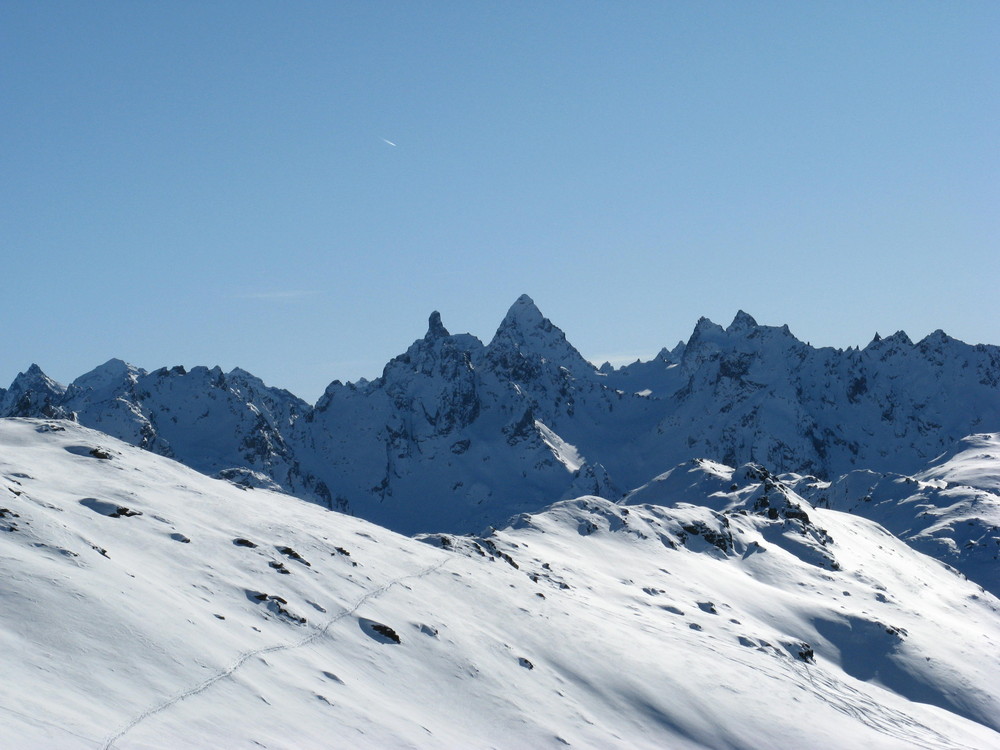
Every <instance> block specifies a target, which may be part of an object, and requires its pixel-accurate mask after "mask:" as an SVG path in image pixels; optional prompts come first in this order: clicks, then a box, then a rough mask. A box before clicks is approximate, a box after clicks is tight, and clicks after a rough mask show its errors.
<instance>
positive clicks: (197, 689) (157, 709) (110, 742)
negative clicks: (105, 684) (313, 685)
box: [101, 557, 451, 750]
mask: <svg viewBox="0 0 1000 750" xmlns="http://www.w3.org/2000/svg"><path fill="white" fill-rule="evenodd" d="M450 559H451V558H449V557H446V558H445V559H443V560H441V562H439V563H436V564H435V565H431V566H430V567H428V568H424V569H423V570H421V571H420V572H418V573H412V574H410V575H405V576H400V577H399V578H394V579H393V580H391V581H389V582H388V583H386V584H383V585H382V586H379V587H378V588H376V589H372V590H371V591H369V592H368V593H366V594H365V595H364V596H362V597H361V598H360V599H358V600H357V601H356V602H355V603H354V604H353V605H351V606H350V607H349V608H348V609H344V610H343V611H341V612H340V613H339V614H337V615H335V616H334V617H332V618H330V619H329V620H328V621H327V623H326V624H325V625H324V626H323V627H322V628H320V629H319V630H314V631H313V632H312V633H310V634H309V635H307V636H305V637H304V638H300V639H299V640H298V641H294V642H292V643H279V644H275V645H273V646H264V647H262V648H257V649H252V650H250V651H244V652H242V653H241V654H240V655H239V656H238V657H237V658H236V661H234V662H233V663H232V664H230V665H229V666H228V667H226V668H225V669H222V670H220V671H219V672H216V673H215V674H214V675H212V676H211V677H209V678H208V679H206V680H203V681H202V682H200V683H198V684H197V685H195V686H194V687H193V688H190V689H188V690H185V691H184V692H182V693H178V694H177V695H174V696H173V697H171V698H168V699H167V700H165V701H163V702H162V703H160V704H158V705H156V706H153V707H152V708H148V709H146V710H145V711H143V712H142V713H140V714H138V715H136V716H134V717H133V718H132V719H130V720H129V721H128V722H127V723H126V724H125V725H124V726H122V727H121V728H120V729H119V730H118V731H117V732H115V733H114V734H113V735H111V737H109V738H108V739H106V740H104V744H103V745H101V750H111V748H113V747H114V746H115V743H116V742H118V740H120V739H121V738H122V737H124V736H125V735H126V734H128V732H130V731H131V730H132V729H134V728H135V727H136V726H137V725H138V724H140V723H141V722H143V721H145V720H146V719H148V718H149V717H151V716H154V715H155V714H158V713H161V712H162V711H165V710H166V709H168V708H170V707H171V706H173V705H174V704H176V703H180V702H181V701H182V700H184V699H185V698H190V697H192V696H194V695H197V694H199V693H202V692H204V691H205V690H208V688H210V687H212V685H214V684H215V683H217V682H218V681H219V680H223V679H225V678H226V677H229V676H230V675H232V674H233V673H234V672H235V671H236V670H237V669H239V668H240V667H242V666H243V665H244V664H245V663H246V662H247V661H248V660H249V659H252V658H253V657H255V656H261V655H263V654H273V653H275V652H277V651H290V650H292V649H295V648H300V647H302V646H305V645H307V644H309V643H312V642H313V641H315V640H316V639H317V638H319V637H321V636H324V635H326V634H327V632H328V631H329V630H330V628H331V627H332V626H333V625H334V624H335V623H337V622H339V621H340V620H342V619H344V618H345V617H348V616H350V615H352V614H354V613H355V612H357V611H358V609H360V608H361V606H362V605H363V604H364V603H365V602H367V601H369V600H371V599H374V598H376V597H378V596H381V595H382V594H384V593H385V592H386V591H388V590H389V589H391V588H392V587H394V586H396V585H398V584H400V583H402V582H403V581H407V580H410V579H411V578H424V577H425V576H428V575H430V574H431V573H433V572H435V571H436V570H440V569H441V568H442V567H444V565H445V564H446V563H447V562H448V561H449V560H450Z"/></svg>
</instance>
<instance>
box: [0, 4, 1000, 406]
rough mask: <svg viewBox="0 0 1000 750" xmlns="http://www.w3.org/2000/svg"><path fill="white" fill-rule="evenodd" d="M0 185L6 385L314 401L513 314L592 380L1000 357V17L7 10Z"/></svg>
mask: <svg viewBox="0 0 1000 750" xmlns="http://www.w3.org/2000/svg"><path fill="white" fill-rule="evenodd" d="M392 144H395V145H392ZM0 196H2V199H0V252H2V266H0V268H2V278H3V294H2V296H0V300H2V301H0V311H2V322H0V385H3V386H6V385H7V384H8V383H9V382H10V381H11V380H12V379H13V377H14V376H15V375H16V374H17V372H18V371H19V370H24V369H26V368H27V367H28V365H29V364H30V363H32V362H37V363H38V364H39V365H41V367H42V368H43V369H44V370H45V371H46V372H48V373H49V374H50V375H51V376H52V377H54V378H56V379H57V380H60V381H61V382H64V383H67V382H69V381H70V380H72V379H73V378H75V377H76V376H78V375H80V374H82V373H84V372H86V371H88V370H90V369H92V368H93V367H95V366H97V365H99V364H101V363H102V362H104V361H106V360H107V359H109V358H111V357H119V358H122V359H125V360H127V361H130V362H132V363H134V364H136V365H139V366H140V367H144V368H146V369H154V368H157V367H160V366H163V365H168V366H169V365H175V364H183V365H186V366H188V367H190V366H192V365H197V364H205V365H215V364H218V365H221V366H222V367H223V368H224V369H226V370H228V369H230V368H232V367H235V366H240V367H243V368H245V369H247V370H250V371H251V372H253V373H255V374H257V375H258V376H260V377H261V378H263V379H264V380H265V381H266V382H267V383H268V384H270V385H275V386H280V387H284V388H288V389H289V390H291V391H293V392H294V393H297V394H298V395H300V396H302V397H304V398H306V399H308V400H310V401H313V400H315V399H316V398H317V397H318V395H319V394H320V393H321V392H322V390H323V388H324V387H325V386H326V384H327V383H329V382H330V381H331V380H333V379H335V378H337V379H341V380H354V379H357V378H359V377H362V376H364V377H369V378H372V377H376V376H377V375H379V374H380V373H381V370H382V366H383V365H384V364H385V362H386V361H387V360H388V359H389V358H390V357H392V356H394V355H396V354H398V353H400V352H401V351H403V350H404V349H405V348H406V347H407V346H408V345H409V344H410V343H411V342H412V341H413V340H414V339H416V338H419V337H420V336H422V335H423V333H424V332H425V330H426V321H427V316H428V314H429V313H430V312H431V311H432V310H440V311H441V313H442V316H443V320H444V323H445V325H446V326H447V327H448V328H449V329H450V330H451V331H452V332H465V331H468V332H471V333H473V334H476V335H477V336H479V337H480V338H483V339H485V340H488V339H489V338H490V337H491V336H492V334H493V331H494V330H495V328H496V326H497V324H498V323H499V322H500V320H501V319H502V317H503V315H504V313H505V312H506V310H507V308H508V307H509V306H510V305H511V304H512V303H513V302H514V300H515V299H516V298H517V296H518V295H519V294H521V293H528V294H530V295H531V296H532V297H533V298H534V300H535V302H536V303H537V304H538V305H539V307H540V308H541V309H542V312H544V313H545V314H546V315H547V316H548V317H550V318H551V319H552V320H553V322H554V323H556V324H557V325H558V326H560V327H561V328H563V330H565V331H566V333H567V336H568V337H569V339H570V341H571V342H573V343H574V344H575V345H576V346H577V348H578V349H580V351H581V352H582V353H583V354H584V355H585V356H587V357H589V358H590V359H592V360H594V361H596V362H598V363H599V362H601V361H603V360H604V359H611V360H612V361H615V362H620V361H623V360H631V359H635V358H637V357H641V358H643V359H648V358H650V357H652V356H654V355H655V354H656V352H657V351H658V350H659V349H660V348H661V347H662V346H664V345H668V346H672V345H673V344H675V343H676V342H677V341H678V340H679V339H686V338H687V337H688V335H689V334H690V332H691V329H692V328H693V326H694V324H695V322H696V321H697V319H698V317H700V316H702V315H704V316H707V317H709V318H712V319H713V320H715V321H716V322H719V323H722V324H727V323H728V322H729V321H730V320H731V319H732V317H733V315H734V314H735V313H736V311H737V310H738V309H740V308H742V309H744V310H746V311H747V312H749V313H750V314H752V315H753V316H754V317H756V318H757V320H758V321H759V322H761V323H765V324H770V325H780V324H783V323H787V324H788V325H789V326H790V327H791V329H792V332H793V333H795V334H796V335H797V336H798V337H799V338H801V339H803V340H808V341H810V342H811V343H812V344H813V345H817V346H819V345H829V346H838V347H846V346H852V345H855V344H859V345H864V344H866V343H867V342H868V341H869V340H870V339H871V337H872V335H873V334H874V333H875V332H876V331H878V332H879V333H881V334H882V335H886V334H888V333H892V332H894V331H896V330H898V329H903V330H906V331H907V333H909V334H910V335H911V337H913V338H914V339H917V338H921V337H923V336H924V335H926V334H928V333H930V332H931V331H932V330H934V329H936V328H943V329H944V330H945V331H947V332H948V333H950V334H951V335H953V336H955V337H956V338H960V339H962V340H965V341H968V342H969V343H980V342H982V343H994V344H1000V315H998V313H997V309H998V308H997V293H998V288H1000V3H998V2H993V1H991V2H975V1H973V0H963V1H962V2H937V1H935V2H920V1H912V0H907V2H868V1H867V0H866V1H865V2H849V1H845V2H793V1H792V0H789V1H788V2H776V3H769V2H742V0H741V1H739V2H694V1H693V0H692V1H691V2H680V1H678V2H628V3H608V2H586V1H579V0H574V1H572V2H556V1H548V0H546V1H543V2H518V1H516V0H514V1H512V2H492V3H485V2H474V1H472V0H462V2H446V1H440V2H415V1H407V2H342V3H338V2H296V3H279V2H272V3H262V2H247V0H240V1H239V2H222V1H219V2H212V3H198V2H193V0H192V1H180V2H170V3H146V2H131V1H130V2H101V3H81V2H77V1H76V0H72V1H70V2H33V1H32V0H0Z"/></svg>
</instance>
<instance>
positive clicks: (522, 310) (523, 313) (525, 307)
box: [497, 294, 553, 334]
mask: <svg viewBox="0 0 1000 750" xmlns="http://www.w3.org/2000/svg"><path fill="white" fill-rule="evenodd" d="M511 328H516V329H520V330H522V331H525V330H531V329H533V328H542V329H544V330H546V331H549V330H551V329H552V328H553V325H552V323H551V322H550V321H549V319H548V318H546V317H545V316H544V315H542V311H541V310H539V309H538V306H537V305H536V304H535V301H534V300H533V299H531V297H529V296H528V295H527V294H522V295H521V296H520V297H518V298H517V301H516V302H514V304H513V305H511V306H510V309H509V310H508V311H507V315H506V316H504V319H503V322H501V323H500V328H499V329H498V330H497V334H499V333H500V331H503V330H505V329H511Z"/></svg>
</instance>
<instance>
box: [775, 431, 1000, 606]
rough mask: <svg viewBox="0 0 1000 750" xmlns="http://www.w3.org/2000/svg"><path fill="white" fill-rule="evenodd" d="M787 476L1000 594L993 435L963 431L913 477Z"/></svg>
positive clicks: (999, 465) (997, 456)
mask: <svg viewBox="0 0 1000 750" xmlns="http://www.w3.org/2000/svg"><path fill="white" fill-rule="evenodd" d="M786 480H787V481H788V482H789V484H790V485H791V486H793V487H795V489H796V490H797V491H799V492H801V493H802V494H804V495H805V496H807V497H809V498H810V499H811V501H812V502H814V503H816V504H819V505H822V506H823V507H829V508H833V509H835V510H841V511H847V512H850V513H855V514H857V515H861V516H865V517H866V518H871V519H873V520H875V521H877V522H878V523H880V524H882V525H883V526H885V527H886V528H887V529H889V531H891V532H892V533H894V534H896V535H897V536H899V537H900V538H901V539H903V540H904V541H906V542H908V543H909V544H910V545H911V546H913V547H914V548H915V549H918V550H920V551H921V552H924V553H925V554H928V555H931V556H932V557H936V558H938V559H939V560H943V561H944V562H946V563H948V564H950V565H952V566H954V567H955V568H956V569H958V570H959V571H960V572H962V573H963V574H965V575H966V576H968V577H969V578H970V579H971V580H973V581H975V582H976V583H979V584H980V585H982V586H983V587H984V588H986V589H987V590H988V591H990V592H992V593H993V594H994V595H1000V434H997V433H986V434H978V435H970V436H969V437H967V438H965V439H963V440H961V441H959V442H958V443H957V444H956V445H955V446H954V447H953V448H952V449H951V450H949V451H947V452H945V453H943V454H942V455H940V456H938V457H937V458H936V459H934V460H933V461H932V462H931V463H930V464H929V466H928V467H927V468H926V469H924V470H923V471H920V472H917V473H915V474H913V475H912V476H907V475H901V474H891V473H877V472H873V471H852V472H851V473H849V474H847V475H845V476H843V477H840V478H839V479H837V480H836V481H834V482H823V481H819V480H817V479H815V478H814V477H802V476H794V475H793V476H790V477H787V478H786Z"/></svg>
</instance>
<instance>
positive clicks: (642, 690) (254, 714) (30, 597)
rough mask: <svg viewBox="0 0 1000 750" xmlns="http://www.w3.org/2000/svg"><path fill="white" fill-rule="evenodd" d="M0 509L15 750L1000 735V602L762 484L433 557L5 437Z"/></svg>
mask: <svg viewBox="0 0 1000 750" xmlns="http://www.w3.org/2000/svg"><path fill="white" fill-rule="evenodd" d="M654 495H655V498H654ZM668 495H674V501H671V500H670V498H669V497H668ZM0 496H2V498H3V499H2V501H0V516H2V517H0V524H2V525H3V527H0V558H2V560H3V563H4V576H3V577H2V578H0V596H2V600H3V602H4V606H3V607H2V608H0V649H2V650H3V654H4V675H5V679H4V680H3V681H2V682H0V715H2V716H3V738H4V744H5V746H10V747H18V748H20V747H25V748H27V747H58V748H67V749H70V750H72V749H73V748H94V749H97V748H102V749H104V750H110V749H111V748H120V749H121V750H128V748H154V747H155V748H162V747H261V746H263V747H295V748H299V749H301V750H310V749H311V748H328V747H330V746H331V744H333V745H337V746H339V745H341V744H343V745H345V746H346V745H350V746H351V747H358V748H384V747H416V748H420V747H427V748H440V747H496V748H502V749H503V748H525V747H533V748H534V747H538V748H556V747H566V746H569V747H583V748H664V747H669V748H681V749H688V750H692V749H694V748H720V749H721V748H735V749H737V750H743V749H746V750H750V749H751V748H760V747H823V748H832V749H837V748H845V749H847V748H850V749H851V750H853V749H854V748H857V747H869V748H886V749H889V748H901V747H907V748H910V747H913V748H993V747H996V746H998V743H1000V732H998V729H1000V722H998V720H997V717H998V716H1000V702H998V698H997V696H998V695H1000V682H998V681H1000V656H998V654H997V652H996V649H995V648H994V645H995V643H996V641H997V639H998V638H1000V618H998V614H1000V602H998V601H997V600H996V599H995V598H994V597H992V596H990V595H989V594H985V593H983V592H982V591H981V590H980V589H979V588H978V587H976V586H975V585H973V584H971V583H969V582H967V581H964V580H963V579H962V578H960V577H959V576H957V575H956V574H955V573H953V572H952V571H950V570H949V569H948V568H946V567H945V566H943V565H941V564H939V563H937V562H936V561H933V560H931V559H930V558H927V557H925V556H924V555H921V554H920V553H917V552H914V551H913V550H911V549H910V548H908V547H907V546H906V545H904V544H903V543H901V542H900V541H899V540H897V539H895V538H894V537H892V536H890V535H888V534H887V533H886V532H885V531H884V530H882V529H881V528H880V527H878V526H877V525H875V524H873V523H871V522H869V521H867V520H865V519H862V518H857V517H854V516H850V515H847V514H843V513H839V512H836V511H831V510H825V509H822V508H815V507H812V506H811V505H810V504H809V503H808V502H806V501H805V500H804V499H803V498H801V497H800V496H798V495H796V494H795V493H794V492H793V491H792V490H791V489H790V488H789V486H788V485H787V484H785V483H784V481H783V480H781V479H779V478H777V477H774V476H773V475H771V474H770V473H769V472H767V471H766V470H764V469H762V468H761V467H758V466H753V465H747V466H743V467H740V468H737V469H728V468H726V467H723V466H720V465H718V464H711V463H709V462H700V463H697V464H695V463H692V464H689V465H685V466H683V467H679V468H678V469H677V470H675V471H674V472H672V473H670V474H669V475H666V476H663V477H660V478H658V479H657V480H656V481H655V482H654V483H651V484H650V485H649V486H647V487H646V488H644V489H643V490H641V491H639V492H637V493H634V494H633V495H632V496H630V499H629V502H630V503H634V504H628V505H619V504H615V503H612V502H609V501H608V500H605V499H601V498H598V497H580V498H575V499H572V500H565V501H562V502H559V503H556V504H555V505H553V506H551V507H550V508H547V509H544V510H541V511H539V512H534V513H530V514H529V513H525V514H520V515H519V516H517V517H516V518H514V519H513V520H512V521H511V522H510V523H509V524H506V525H503V526H502V528H500V529H499V530H495V531H493V532H491V533H489V534H487V535H484V536H479V537H468V536H456V535H454V534H434V535H428V536H425V537H422V538H421V540H414V539H410V538H406V537H402V536H399V535H397V534H394V533H392V532H390V531H387V530H385V529H383V528H380V527H378V526H375V525H373V524H370V523H368V522H366V521H362V520H360V519H356V518H351V517H348V516H344V515H341V514H339V513H335V512H333V513H331V512H328V511H327V510H325V509H323V508H320V507H318V506H316V505H313V504H308V503H301V502H299V501H297V500H296V499H294V498H291V497H288V496H287V495H279V494H274V493H271V492H267V491H263V490H253V489H241V488H239V487H237V486H234V485H233V484H231V483H228V482H223V481H219V480H215V479H211V478H208V477H206V476H204V475H202V474H199V473H196V472H194V471H192V470H190V469H187V468H185V467H183V466H181V465H180V464H178V463H176V462H174V461H172V460H170V459H167V458H164V457H160V456H157V455H154V454H152V453H150V452H148V451H142V450H139V449H137V448H135V447H132V446H130V445H127V444H125V443H122V442H120V441H118V440H116V439H114V438H111V437H109V436H108V435H105V434H103V433H100V432H96V431H93V430H89V429H87V428H84V427H82V426H80V425H76V424H73V423H71V422H66V421H56V420H52V421H49V420H23V419H6V420H2V421H0ZM765 497H766V499H767V502H766V503H765V502H764V499H765ZM643 498H645V500H643ZM654 499H655V500H656V502H655V503H651V502H647V501H650V500H654ZM122 509H124V511H122ZM277 565H280V566H281V567H282V568H283V569H284V571H282V570H279V568H278V567H276V566H277Z"/></svg>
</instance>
